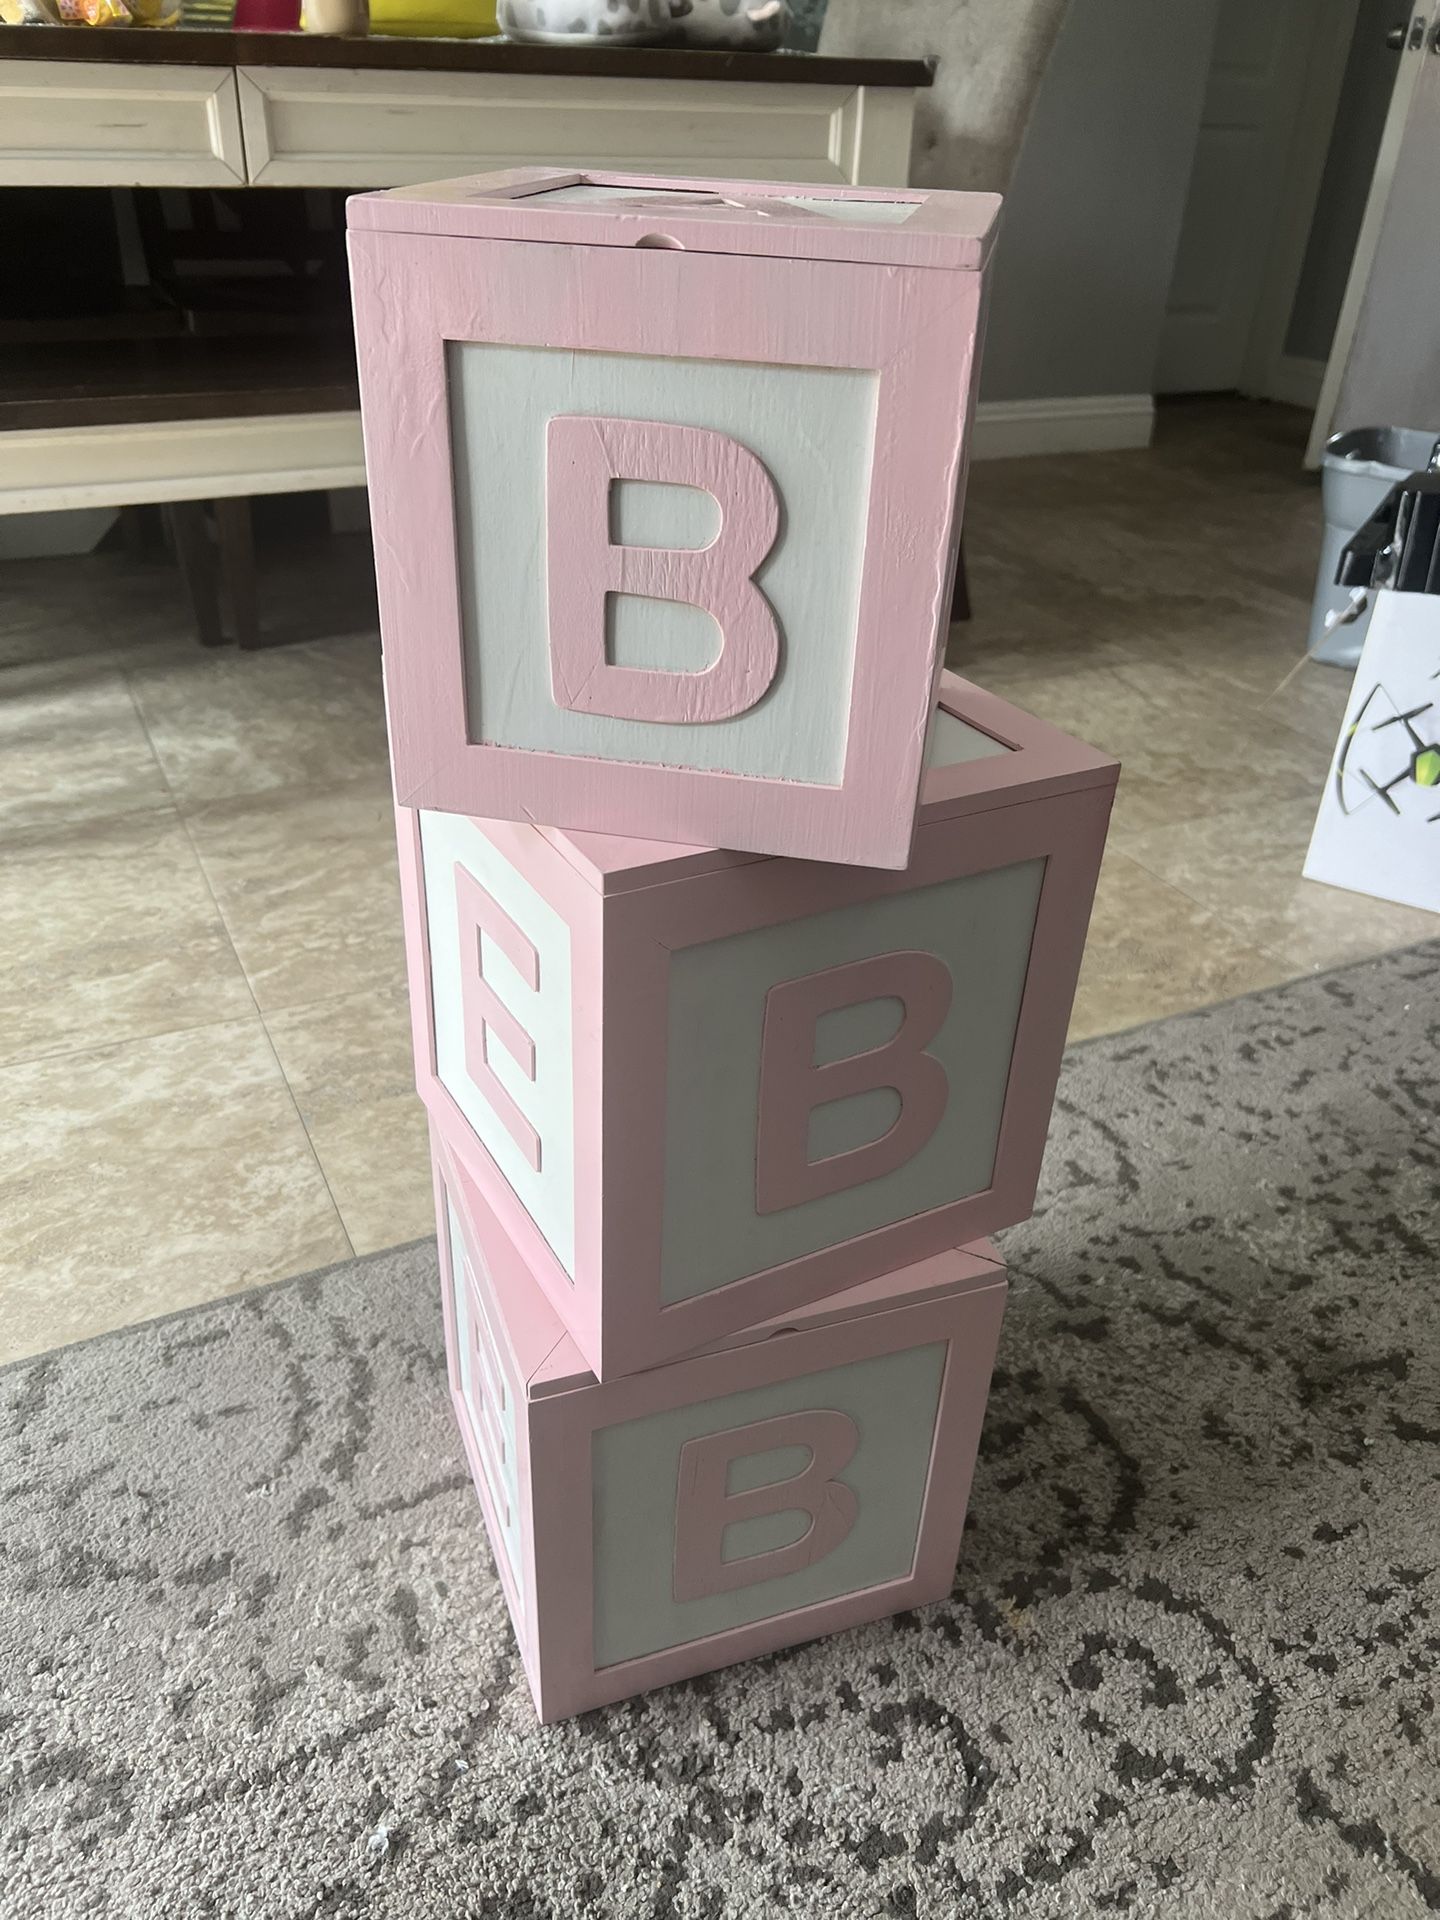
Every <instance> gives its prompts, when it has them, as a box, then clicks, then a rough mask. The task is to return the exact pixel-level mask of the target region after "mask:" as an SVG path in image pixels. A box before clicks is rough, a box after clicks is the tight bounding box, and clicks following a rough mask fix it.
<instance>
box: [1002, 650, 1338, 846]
mask: <svg viewBox="0 0 1440 1920" xmlns="http://www.w3.org/2000/svg"><path fill="white" fill-rule="evenodd" d="M976 677H977V678H978V679H979V680H980V682H981V684H982V685H983V686H989V687H991V688H993V690H994V691H995V692H996V693H999V694H1001V695H1003V696H1004V697H1005V698H1006V699H1011V700H1014V701H1015V703H1016V704H1017V705H1018V706H1020V707H1023V708H1025V709H1026V710H1027V711H1028V712H1031V713H1034V714H1037V715H1038V716H1039V717H1040V718H1041V719H1042V720H1048V721H1050V722H1051V723H1052V724H1053V725H1055V726H1058V727H1063V728H1065V730H1066V731H1067V732H1069V733H1075V734H1078V735H1079V736H1080V737H1081V738H1082V739H1084V740H1088V741H1090V742H1091V743H1092V744H1093V745H1095V746H1097V747H1100V748H1102V749H1103V750H1104V751H1105V752H1106V753H1112V754H1114V755H1115V756H1116V758H1117V759H1118V760H1119V761H1120V764H1121V772H1120V789H1119V793H1118V795H1117V797H1116V802H1115V814H1114V820H1113V824H1112V828H1111V835H1112V838H1113V839H1114V840H1116V841H1117V842H1119V843H1120V844H1122V845H1123V844H1125V843H1126V841H1127V840H1128V838H1129V837H1130V836H1131V835H1133V834H1136V833H1144V832H1148V831H1151V830H1153V829H1154V828H1156V827H1164V826H1173V825H1177V824H1181V823H1183V822H1184V821H1186V820H1190V819H1196V818H1201V817H1203V816H1205V815H1207V814H1212V813H1233V812H1237V811H1247V810H1253V809H1255V808H1259V807H1264V806H1267V805H1270V804H1273V803H1274V802H1276V801H1279V800H1292V799H1296V798H1301V797H1305V796H1307V795H1311V794H1316V793H1318V791H1319V782H1320V780H1321V779H1323V777H1324V765H1323V763H1322V764H1320V765H1319V767H1318V771H1317V767H1316V765H1315V764H1314V762H1315V755H1314V753H1313V752H1311V751H1310V750H1309V749H1308V748H1307V745H1306V742H1305V741H1304V740H1303V739H1302V738H1301V737H1300V736H1299V735H1297V734H1295V733H1294V732H1292V731H1291V729H1290V728H1289V727H1287V726H1284V725H1282V724H1281V723H1279V722H1278V721H1276V720H1273V719H1270V718H1268V717H1263V716H1261V715H1259V714H1257V713H1255V712H1254V711H1253V710H1252V708H1251V707H1250V706H1249V705H1247V703H1246V701H1245V700H1244V699H1243V698H1241V697H1240V696H1238V695H1233V696H1232V695H1230V694H1228V693H1226V692H1224V691H1223V690H1221V689H1217V688H1216V687H1214V686H1213V685H1211V684H1210V683H1209V682H1206V681H1203V680H1200V679H1198V678H1196V677H1195V676H1193V675H1189V674H1186V673H1184V672H1182V671H1181V670H1179V669H1176V668H1172V667H1170V666H1169V665H1168V664H1166V663H1153V664H1152V663H1144V662H1141V663H1137V664H1133V665H1128V666H1117V667H1095V668H1089V667H1087V668H1081V669H1078V670H1076V671H1074V672H1071V673H1063V674H1056V675H1053V676H1033V675H1029V674H1017V675H1013V676H1007V675H1004V674H997V675H993V676H989V675H985V674H977V676H976Z"/></svg>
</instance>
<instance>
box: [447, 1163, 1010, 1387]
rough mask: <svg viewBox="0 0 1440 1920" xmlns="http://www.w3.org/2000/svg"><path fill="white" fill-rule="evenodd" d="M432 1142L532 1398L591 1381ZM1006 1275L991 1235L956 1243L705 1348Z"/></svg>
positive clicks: (494, 1227)
mask: <svg viewBox="0 0 1440 1920" xmlns="http://www.w3.org/2000/svg"><path fill="white" fill-rule="evenodd" d="M430 1143H431V1150H432V1151H433V1153H434V1154H435V1157H436V1159H437V1160H438V1161H439V1163H440V1168H441V1171H442V1173H443V1174H444V1176H445V1184H446V1186H447V1188H448V1189H449V1192H450V1196H451V1199H452V1200H453V1201H454V1203H455V1206H456V1209H457V1210H458V1212H459V1214H460V1218H461V1222H462V1224H463V1226H464V1229H465V1233H466V1236H467V1238H468V1240H469V1241H470V1244H471V1248H472V1251H473V1252H475V1253H477V1254H478V1255H479V1257H480V1258H481V1259H482V1260H483V1262H484V1264H485V1270H486V1273H487V1275H488V1277H489V1281H490V1285H491V1286H492V1288H493V1289H494V1292H495V1295H496V1298H497V1299H498V1301H499V1304H500V1310H501V1316H502V1318H503V1321H504V1326H503V1329H501V1328H497V1329H496V1332H497V1334H498V1335H500V1337H502V1338H504V1339H505V1340H506V1342H507V1344H508V1346H509V1348H510V1353H511V1357H512V1359H513V1361H514V1362H515V1366H516V1370H517V1372H518V1373H519V1374H520V1377H521V1379H522V1380H523V1381H524V1382H525V1389H526V1392H527V1393H528V1395H529V1397H530V1398H531V1399H532V1400H536V1399H542V1398H546V1397H548V1396H549V1395H551V1394H557V1393H570V1392H573V1391H574V1390H575V1389H577V1388H581V1387H593V1386H595V1385H596V1384H597V1382H596V1379H595V1376H594V1374H593V1373H592V1372H591V1371H590V1369H589V1368H588V1367H587V1366H586V1364H585V1361H584V1359H583V1358H582V1356H581V1353H580V1349H579V1348H578V1347H577V1346H576V1345H575V1343H574V1341H573V1340H572V1339H571V1338H570V1336H569V1334H568V1333H566V1331H565V1329H564V1327H563V1325H562V1324H561V1322H560V1319H559V1317H558V1316H557V1315H556V1314H555V1313H554V1312H553V1310H552V1309H551V1307H550V1306H549V1304H548V1302H547V1301H546V1299H545V1297H544V1295H543V1294H542V1293H541V1291H540V1288H539V1286H538V1285H537V1284H536V1282H535V1280H534V1278H533V1276H532V1275H531V1273H530V1270H529V1268H528V1267H527V1266H526V1264H525V1262H524V1260H523V1259H522V1258H521V1255H520V1253H519V1251H518V1250H517V1249H516V1247H515V1245H514V1243H513V1242H512V1241H511V1240H510V1238H509V1236H508V1235H507V1234H506V1233H505V1232H504V1230H503V1228H502V1227H501V1226H500V1223H499V1222H498V1221H497V1220H496V1218H495V1215H494V1213H493V1212H492V1211H491V1209H490V1206H489V1204H488V1203H487V1201H486V1199H485V1197H484V1195H483V1194H482V1193H481V1191H480V1189H479V1188H478V1187H477V1186H476V1184H475V1182H474V1181H473V1180H472V1179H471V1178H470V1175H469V1174H468V1173H467V1172H466V1171H465V1168H464V1167H463V1166H462V1165H461V1163H460V1161H459V1158H458V1157H457V1156H456V1155H454V1154H452V1153H450V1152H449V1151H448V1150H447V1148H446V1147H445V1145H444V1143H443V1141H442V1140H441V1137H440V1134H439V1132H438V1130H437V1129H436V1128H435V1127H433V1126H432V1127H431V1129H430ZM1004 1279H1005V1266H1004V1263H1003V1261H1002V1260H1001V1259H1000V1256H999V1254H998V1252H997V1251H996V1249H995V1247H994V1245H993V1244H992V1243H991V1242H990V1241H989V1240H976V1241H974V1242H972V1243H971V1245H969V1246H968V1247H953V1248H950V1249H948V1250H947V1251H946V1252H944V1253H937V1254H933V1255H932V1256H931V1257H930V1259H928V1260H917V1261H916V1262H915V1263H914V1264H913V1265H912V1266H908V1267H896V1268H895V1269H894V1270H893V1271H892V1272H890V1273H885V1274H881V1275H880V1277H879V1278H878V1279H875V1280H867V1281H865V1282H864V1283H863V1284H862V1285H861V1286H858V1287H848V1288H846V1290H845V1291H844V1292H843V1293H836V1294H832V1295H831V1296H830V1298H829V1299H827V1300H817V1301H814V1302H812V1304H811V1305H809V1306H806V1307H798V1308H796V1309H795V1311H794V1312H792V1313H782V1314H777V1315H776V1316H775V1317H774V1318H773V1319H770V1320H762V1321H759V1322H758V1323H757V1324H756V1325H755V1326H753V1327H746V1328H744V1329H743V1331H741V1332H739V1333H735V1334H731V1335H730V1337H729V1338H728V1339H726V1340H719V1341H716V1342H715V1344H714V1346H712V1347H707V1348H705V1349H704V1351H705V1352H707V1353H718V1352H721V1351H722V1350H724V1349H726V1348H730V1347H743V1346H749V1345H751V1344H752V1343H753V1342H755V1341H759V1340H770V1339H774V1338H775V1337H776V1336H777V1335H781V1334H784V1333H785V1332H787V1331H789V1330H791V1329H794V1330H797V1331H798V1330H800V1329H802V1328H810V1327H820V1326H824V1325H826V1324H827V1323H828V1322H829V1321H832V1320H853V1319H858V1318H859V1317H861V1316H862V1315H864V1314H871V1313H884V1312H885V1311H887V1309H889V1308H892V1307H900V1306H910V1305H912V1304H913V1303H914V1302H915V1301H917V1300H929V1299H933V1298H934V1297H935V1296H936V1295H938V1294H965V1293H975V1292H978V1291H980V1290H981V1289H982V1288H985V1287H993V1286H997V1285H999V1284H1001V1283H1003V1281H1004ZM669 1364H671V1365H676V1364H678V1362H674V1361H672V1362H670V1363H669Z"/></svg>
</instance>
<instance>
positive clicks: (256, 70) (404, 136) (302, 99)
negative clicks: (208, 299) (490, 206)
mask: <svg viewBox="0 0 1440 1920" xmlns="http://www.w3.org/2000/svg"><path fill="white" fill-rule="evenodd" d="M239 86H240V113H241V118H242V121H243V124H244V128H245V151H246V154H247V157H248V162H249V170H250V179H251V182H252V184H254V185H256V186H266V187H298V186H307V187H320V186H332V187H353V188H357V189H358V188H362V187H397V186H410V185H413V184H415V183H416V182H418V181H422V180H443V179H445V178H447V177H453V176H455V175H457V174H469V173H482V172H485V171H487V170H488V169H491V168H495V167H512V166H524V165H529V164H531V163H535V164H545V165H549V166H569V165H572V164H574V165H581V166H602V165H603V166H607V167H620V168H632V169H639V170H643V171H646V172H658V173H692V174H694V173H699V174H712V175H719V176H722V177H723V176H725V175H732V176H733V175H740V176H742V177H745V178H749V179H755V180H763V179H777V180H787V179H788V180H815V181H841V180H850V179H853V178H855V177H856V176H855V173H854V170H853V169H854V165H855V147H856V141H855V122H856V120H857V118H858V116H857V114H856V112H855V103H856V101H857V99H858V90H857V89H856V88H854V87H826V86H793V85H786V84H785V83H783V82H780V83H775V82H769V81H767V82H765V83H764V84H757V85H754V86H746V85H743V84H737V83H735V82H723V83H722V82H716V81H709V80H609V79H593V78H578V77H575V78H572V77H568V76H566V77H550V76H547V75H540V74H516V73H506V74H498V73H474V74H441V73H364V72H353V71H325V70H315V69H311V70H308V71H307V70H304V69H301V68H298V67H241V68H240V69H239ZM902 98H903V100H904V101H905V102H906V104H907V106H908V103H909V101H910V99H911V96H910V95H908V94H902ZM906 118H907V128H906V133H907V139H908V114H907V116H906Z"/></svg>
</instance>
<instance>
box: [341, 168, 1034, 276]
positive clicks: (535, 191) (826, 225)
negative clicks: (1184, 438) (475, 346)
mask: <svg viewBox="0 0 1440 1920" xmlns="http://www.w3.org/2000/svg"><path fill="white" fill-rule="evenodd" d="M999 214H1000V196H999V194H996V193H936V192H930V191H928V190H925V189H922V188H918V187H917V188H894V189H890V188H884V187H842V186H831V185H829V184H824V185H816V184H815V182H814V181H778V182H777V181H771V180H763V181H762V180H707V179H699V178H690V179H675V178H667V177H666V176H665V175H663V174H643V173H609V172H604V171H589V172H579V171H575V170H574V169H566V168H562V167H511V168H509V169H507V170H506V171H504V172H501V173H481V174H475V175H472V176H471V177H470V178H469V179H464V180H438V181H432V182H430V183H428V184H426V185H423V186H414V187H394V188H391V189H389V190H387V191H386V192H383V193H364V194H358V195H356V196H355V197H354V198H353V199H352V200H351V201H350V202H349V204H348V208H347V219H348V222H349V225H350V226H351V227H352V228H371V229H374V228H383V229H384V230H386V231H388V232H392V233H428V234H435V235H440V236H452V237H456V238H464V239H486V240H548V241H552V242H557V243H560V244H567V245H571V246H585V247H636V246H640V247H643V246H652V247H671V248H677V249H680V250H683V251H685V252H693V253H744V254H770V255H775V256H777V257H780V258H788V259H795V260H853V261H864V262H868V263H869V264H871V265H874V266H903V267H944V268H949V269H951V270H956V269H959V270H968V271H971V272H973V271H976V270H977V269H979V268H980V267H982V266H983V265H984V263H985V260H986V257H987V255H988V254H989V251H990V247H991V245H992V244H993V242H994V238H995V230H996V225H997V222H998V219H999Z"/></svg>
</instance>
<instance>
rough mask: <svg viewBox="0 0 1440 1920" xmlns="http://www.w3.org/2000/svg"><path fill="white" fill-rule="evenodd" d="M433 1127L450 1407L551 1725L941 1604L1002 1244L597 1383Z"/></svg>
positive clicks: (971, 1450) (999, 1288)
mask: <svg viewBox="0 0 1440 1920" xmlns="http://www.w3.org/2000/svg"><path fill="white" fill-rule="evenodd" d="M432 1137H433V1139H434V1146H435V1184H436V1207H437V1215H438V1219H439V1227H440V1234H439V1240H440V1265H441V1273H442V1281H443V1291H444V1301H445V1318H446V1347H447V1352H448V1360H449V1378H450V1388H451V1396H452V1399H453V1402H454V1406H455V1411H456V1415H457V1418H458V1421H459V1425H460V1429H461V1434H462V1436H463V1439H464V1444H465V1451H466V1454H467V1456H468V1459H469V1464H470V1469H471V1474H472V1477H473V1479H474V1481H475V1486H476V1490H477V1492H478V1494H479V1497H480V1503H481V1507H482V1509H483V1512H484V1516H485V1522H486V1527H487V1530H488V1532H489V1535H490V1540H491V1546H492V1549H493V1552H494V1557H495V1563H496V1567H497V1570H498V1572H499V1576H500V1582H501V1585H502V1587H503V1589H504V1592H505V1597H506V1601H507V1603H508V1605H509V1609H510V1614H511V1618H512V1620H513V1622H514V1626H515V1633H516V1638H517V1640H518V1642H519V1647H520V1652H521V1657H522V1660H523V1663H524V1666H525V1670H526V1674H527V1676H528V1679H529V1682H530V1687H531V1691H532V1693H533V1695H534V1698H535V1704H536V1709H537V1711H538V1712H539V1715H540V1718H541V1719H542V1720H556V1719H561V1718H564V1717H565V1716H567V1715H569V1714H574V1713H581V1712H583V1711H585V1710H586V1709H587V1708H590V1707H596V1706H602V1705H604V1704H606V1703H607V1702H609V1701H614V1700H620V1699H623V1698H626V1697H627V1696H629V1695H631V1694H635V1693H640V1692H643V1691H645V1690H646V1689H648V1688H650V1687H655V1686H661V1685H664V1684H666V1683H667V1682H670V1681H674V1680H680V1679H684V1678H686V1677H688V1676H690V1675H693V1674H697V1673H703V1672H708V1671H710V1670H711V1669H712V1668H715V1667H721V1666H726V1665H728V1664H729V1663H730V1662H732V1661H736V1660H743V1659H748V1658H750V1657H751V1656H752V1655H755V1654H760V1653H767V1652H770V1651H771V1650H773V1649H774V1648H776V1647H782V1646H788V1645H792V1644H794V1643H795V1642H797V1641H802V1640H810V1639H814V1638H816V1637H817V1636H819V1635H821V1634H824V1633H828V1632H831V1631H833V1630H835V1629H837V1628H842V1627H850V1626H855V1625H858V1624H859V1623H860V1622H862V1621H866V1620H874V1619H879V1618H881V1617H882V1616H884V1615H885V1614H888V1613H894V1612H897V1611H899V1610H901V1609H904V1608H909V1607H915V1606H921V1605H924V1604H925V1603H927V1602H930V1601H935V1600H940V1599H943V1598H944V1596H945V1595H946V1594H947V1593H948V1592H949V1590H950V1585H951V1581H952V1578H953V1575H954V1569H955V1561H956V1556H957V1554H958V1551H959V1547H960V1537H961V1529H962V1527H963V1524H964V1518H965V1505H966V1500H967V1497H968V1494H969V1486H970V1476H971V1472H972V1469H973V1466H974V1461H975V1452H976V1446H977V1442H978V1439H979V1434H980V1424H981V1419H982V1416H983V1412H984V1406H985V1395H986V1391H987V1387H988V1384H989V1378H990V1370H991V1366H992V1364H993V1361H994V1356H995V1347H996V1341H997V1339H998V1336H999V1331H1000V1322H1001V1316H1002V1313H1003V1311H1004V1302H1005V1273H1004V1268H1003V1267H1002V1266H1001V1265H1000V1263H999V1261H998V1260H997V1258H996V1256H995V1254H994V1250H993V1248H991V1247H990V1246H989V1245H988V1244H987V1243H983V1242H982V1243H980V1244H979V1245H977V1246H973V1247H967V1248H961V1249H951V1250H948V1251H946V1252H944V1253H941V1254H937V1255H934V1256H932V1257H931V1258H930V1259H928V1260H925V1261H921V1262H918V1263H916V1264H915V1265H914V1266H911V1267H907V1268H904V1269H902V1270H901V1271H899V1272H896V1273H891V1274H888V1275H885V1276H884V1277H883V1278H880V1279H877V1280H873V1281H871V1282H869V1283H868V1284H866V1285H863V1286H859V1287H855V1288H852V1289H849V1290H848V1291H846V1292H844V1293H842V1294H840V1295H838V1296H837V1297H836V1298H834V1299H832V1300H828V1301H826V1302H824V1303H823V1304H821V1305H817V1306H811V1307H806V1308H802V1309H800V1310H799V1311H798V1312H796V1313H795V1314H793V1315H790V1316H786V1317H783V1318H781V1319H779V1320H774V1321H770V1322H767V1323H764V1324H761V1325H759V1326H755V1327H751V1328H748V1329H746V1330H745V1331H744V1332H743V1333H740V1334H737V1335H735V1336H732V1337H731V1339H730V1340H728V1341H726V1342H724V1343H722V1344H720V1345H718V1346H716V1347H714V1348H711V1349H709V1350H707V1351H706V1352H704V1353H701V1354H693V1355H690V1356H687V1357H686V1358H684V1359H681V1360H677V1361H673V1362H671V1363H670V1364H668V1365H666V1366H662V1367H654V1368H651V1369H649V1370H648V1371H646V1372H644V1373H639V1374H634V1375H632V1376H630V1377H629V1378H626V1379H622V1380H614V1381H607V1382H605V1383H603V1384H602V1383H601V1382H599V1381H597V1380H596V1378H595V1376H594V1374H593V1373H592V1372H590V1371H589V1370H588V1369H587V1368H586V1366H585V1363H584V1360H583V1358H582V1356H581V1354H580V1352H579V1350H578V1349H577V1348H576V1346H575V1344H574V1342H573V1341H572V1340H570V1339H569V1338H568V1337H567V1336H566V1335H565V1333H564V1330H563V1328H562V1327H561V1324H560V1322H559V1320H558V1319H557V1318H556V1316H555V1315H554V1314H553V1313H552V1312H551V1310H550V1308H549V1306H548V1305H547V1304H546V1302H545V1300H544V1298H543V1296H542V1295H541V1294H540V1292H539V1291H538V1290H537V1288H536V1287H535V1285H534V1283H533V1281H532V1279H531V1277H530V1275H529V1273H528V1272H527V1271H526V1268H525V1264H524V1262H523V1260H522V1259H521V1257H520V1255H519V1253H518V1251H517V1250H516V1248H515V1246H514V1244H513V1243H512V1242H511V1241H510V1240H509V1238H508V1236H507V1235H506V1234H505V1233H504V1232H503V1230H502V1229H501V1227H500V1225H499V1222H498V1221H497V1220H496V1218H495V1215H494V1213H493V1212H492V1211H491V1209H490V1208H489V1206H488V1205H487V1203H486V1201H485V1199H484V1196H483V1195H482V1194H481V1193H480V1191H479V1189H478V1187H477V1186H476V1185H475V1183H474V1182H473V1181H472V1180H471V1179H470V1178H469V1176H468V1175H467V1174H466V1173H465V1171H464V1169H463V1168H462V1167H461V1166H460V1164H459V1163H458V1162H457V1161H456V1160H455V1159H454V1157H453V1156H452V1155H451V1154H450V1153H449V1151H448V1149H447V1148H446V1146H445V1145H444V1143H443V1142H442V1141H441V1140H440V1138H439V1136H438V1135H435V1136H432Z"/></svg>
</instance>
